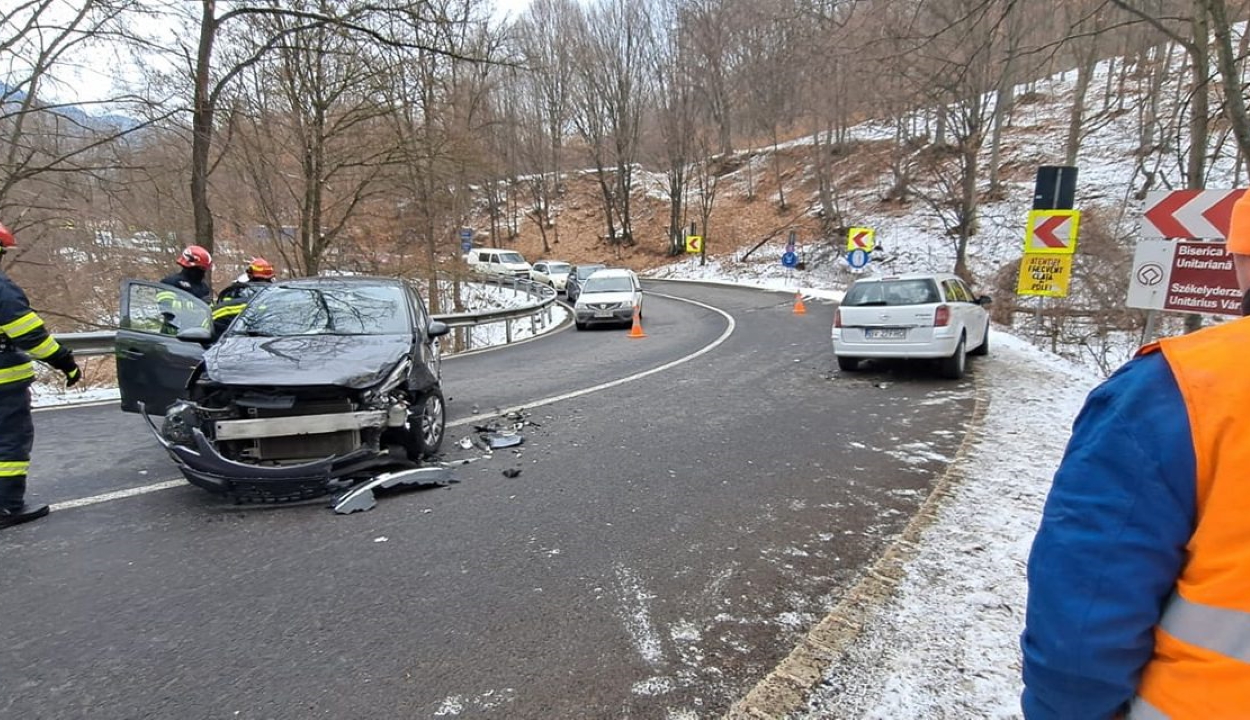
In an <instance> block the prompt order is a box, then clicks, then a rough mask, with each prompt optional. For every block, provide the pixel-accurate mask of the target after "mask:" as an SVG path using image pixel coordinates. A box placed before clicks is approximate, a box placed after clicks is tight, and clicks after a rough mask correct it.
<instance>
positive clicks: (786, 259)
mask: <svg viewBox="0 0 1250 720" xmlns="http://www.w3.org/2000/svg"><path fill="white" fill-rule="evenodd" d="M781 264H782V265H785V266H786V267H788V268H792V267H794V266H795V265H798V264H799V256H798V254H796V253H794V252H787V253H782V255H781Z"/></svg>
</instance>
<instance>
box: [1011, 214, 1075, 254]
mask: <svg viewBox="0 0 1250 720" xmlns="http://www.w3.org/2000/svg"><path fill="white" fill-rule="evenodd" d="M1080 224H1081V211H1080V210H1030V211H1029V224H1028V228H1027V229H1026V230H1025V232H1024V254H1025V255H1028V254H1030V253H1036V254H1038V255H1071V254H1072V253H1074V252H1076V236H1077V231H1078V230H1079V228H1080Z"/></svg>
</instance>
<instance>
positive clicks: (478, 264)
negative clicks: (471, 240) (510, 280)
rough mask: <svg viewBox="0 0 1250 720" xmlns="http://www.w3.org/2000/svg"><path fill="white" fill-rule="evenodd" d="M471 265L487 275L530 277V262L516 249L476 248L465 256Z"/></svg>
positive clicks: (475, 269) (476, 270)
mask: <svg viewBox="0 0 1250 720" xmlns="http://www.w3.org/2000/svg"><path fill="white" fill-rule="evenodd" d="M464 259H465V260H466V261H467V262H468V263H469V267H470V268H471V269H472V270H474V271H475V272H480V273H484V274H486V275H505V276H508V275H510V276H513V277H519V278H525V279H526V280H528V279H529V277H530V264H529V263H527V262H525V258H524V257H523V256H522V255H521V253H519V252H517V251H516V250H500V249H498V248H474V249H472V250H470V251H469V252H468V254H467V255H465V256H464Z"/></svg>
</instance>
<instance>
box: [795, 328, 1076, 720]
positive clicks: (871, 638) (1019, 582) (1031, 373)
mask: <svg viewBox="0 0 1250 720" xmlns="http://www.w3.org/2000/svg"><path fill="white" fill-rule="evenodd" d="M991 346H992V348H993V349H992V351H991V354H990V356H989V357H987V358H984V359H980V360H978V361H977V362H976V363H974V364H973V369H972V373H973V374H975V375H976V377H977V382H978V383H979V384H980V386H981V389H982V391H983V392H985V393H986V394H987V397H988V401H989V403H988V408H987V410H986V414H985V417H984V421H983V422H982V423H981V427H980V428H975V429H974V432H976V433H977V437H976V440H975V444H974V445H973V446H972V447H971V449H970V451H969V452H968V454H967V455H966V456H965V457H964V460H963V467H960V468H956V469H955V472H956V476H957V477H958V478H959V480H958V481H957V484H956V486H955V487H954V488H953V490H952V492H951V495H950V496H949V497H948V498H947V499H946V501H945V502H944V504H943V506H942V508H941V510H940V511H939V513H938V519H937V520H936V522H934V523H933V524H932V525H930V526H929V527H928V529H927V530H925V531H924V533H923V534H922V536H921V541H920V543H919V549H918V550H917V551H916V554H915V555H914V556H913V557H912V559H911V560H910V561H909V562H908V564H907V565H906V568H905V576H904V579H903V580H902V582H901V583H900V585H899V587H898V590H897V592H896V594H895V596H894V597H893V598H892V599H891V600H890V601H888V602H887V603H886V604H885V605H884V606H883V607H880V608H878V610H877V611H876V613H875V614H873V615H872V616H871V617H870V619H869V620H868V622H867V624H866V627H865V628H864V630H863V632H862V633H861V634H860V635H859V637H858V638H857V640H856V641H855V642H854V643H852V645H851V649H850V650H849V652H848V654H847V656H846V657H844V658H843V659H842V661H841V662H839V663H837V664H836V665H835V666H834V667H833V668H831V670H830V672H829V673H828V674H827V675H826V677H825V680H824V682H823V683H822V684H821V685H820V686H819V687H818V689H817V691H816V692H815V693H814V694H813V695H812V697H811V698H810V701H809V706H808V710H807V711H806V712H805V713H804V714H801V715H799V716H797V717H798V718H802V720H814V719H815V718H871V719H873V720H876V719H878V718H881V719H884V718H1018V717H1020V707H1019V696H1020V689H1021V685H1020V651H1019V644H1018V638H1019V635H1020V632H1021V630H1022V629H1023V627H1024V603H1025V592H1026V586H1025V563H1026V560H1027V558H1028V552H1029V548H1030V545H1031V543H1032V540H1033V534H1034V533H1035V531H1036V529H1037V524H1038V522H1039V520H1040V518H1041V509H1042V505H1043V503H1044V501H1045V498H1046V494H1047V492H1048V491H1049V489H1050V481H1051V476H1052V475H1053V473H1054V470H1055V468H1056V466H1057V465H1058V463H1059V460H1060V457H1061V456H1062V453H1063V449H1064V447H1065V445H1066V443H1067V439H1068V433H1069V431H1070V429H1071V425H1072V421H1073V419H1074V418H1075V417H1076V413H1077V411H1078V410H1079V409H1080V407H1081V404H1082V402H1083V401H1084V399H1085V396H1086V395H1087V394H1088V393H1089V391H1090V390H1092V389H1093V387H1094V386H1095V385H1096V384H1097V382H1099V379H1100V378H1099V377H1098V376H1097V374H1096V373H1094V372H1093V371H1091V370H1090V369H1088V368H1084V367H1081V366H1077V365H1074V364H1072V363H1070V362H1068V361H1066V360H1064V359H1062V358H1059V357H1058V356H1055V355H1052V354H1050V353H1046V352H1045V351H1042V350H1039V349H1037V348H1036V347H1034V346H1032V345H1030V344H1029V343H1027V342H1026V341H1024V340H1021V339H1019V338H1016V337H1015V336H1012V335H1009V334H1007V333H1004V332H999V331H995V332H994V334H993V335H992V337H991Z"/></svg>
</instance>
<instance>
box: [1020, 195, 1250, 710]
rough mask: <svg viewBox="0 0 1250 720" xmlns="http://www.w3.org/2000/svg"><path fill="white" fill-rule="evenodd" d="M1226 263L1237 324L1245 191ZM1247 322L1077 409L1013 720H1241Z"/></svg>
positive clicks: (1042, 553)
mask: <svg viewBox="0 0 1250 720" xmlns="http://www.w3.org/2000/svg"><path fill="white" fill-rule="evenodd" d="M1227 249H1228V251H1229V252H1230V253H1231V254H1232V263H1233V267H1234V269H1235V271H1236V274H1237V281H1238V284H1239V285H1240V289H1241V292H1242V294H1243V296H1242V308H1243V314H1246V313H1247V312H1250V192H1247V193H1246V194H1244V195H1242V197H1241V198H1240V199H1239V200H1238V201H1237V203H1236V205H1235V206H1234V208H1233V215H1232V222H1231V227H1230V229H1229V233H1228V241H1227ZM1247 354H1250V317H1242V318H1239V319H1237V320H1233V321H1230V322H1225V323H1222V324H1219V325H1215V326H1212V327H1209V328H1206V329H1203V330H1199V331H1198V332H1195V333H1191V334H1189V335H1184V336H1180V337H1172V338H1166V339H1164V340H1162V341H1160V342H1158V343H1154V344H1151V345H1147V346H1146V347H1144V348H1142V349H1141V351H1139V352H1138V354H1137V356H1136V357H1135V358H1133V359H1132V360H1130V361H1129V362H1128V363H1126V364H1125V365H1124V366H1123V367H1122V368H1120V369H1119V370H1118V371H1117V372H1116V373H1115V374H1114V375H1112V376H1111V377H1110V378H1109V379H1107V381H1106V382H1104V383H1103V384H1102V385H1101V386H1099V387H1098V388H1097V389H1095V390H1094V391H1093V392H1092V393H1090V396H1089V397H1088V398H1087V399H1086V402H1085V407H1084V408H1083V409H1082V410H1081V412H1080V414H1079V415H1078V416H1077V418H1076V423H1075V424H1074V425H1073V428H1072V438H1071V440H1070V441H1069V444H1068V447H1067V450H1066V452H1065V453H1064V458H1063V461H1062V462H1061V463H1060V465H1059V469H1058V471H1057V472H1056V473H1055V478H1054V484H1053V485H1052V487H1051V490H1050V495H1049V496H1048V497H1047V499H1046V507H1045V510H1044V511H1043V514H1042V522H1041V526H1040V527H1039V528H1038V531H1037V536H1036V537H1035V538H1034V541H1033V549H1032V553H1031V554H1030V556H1029V565H1028V585H1029V595H1028V606H1027V610H1026V614H1025V628H1024V633H1023V635H1022V636H1021V649H1022V650H1023V654H1024V667H1023V671H1024V672H1023V675H1024V692H1023V695H1022V697H1021V704H1022V707H1023V710H1024V716H1025V718H1026V719H1027V720H1041V719H1049V718H1091V719H1093V718H1125V719H1126V720H1162V719H1164V718H1167V719H1170V720H1207V719H1208V718H1250V381H1247V379H1246V362H1247V360H1246V357H1247Z"/></svg>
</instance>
